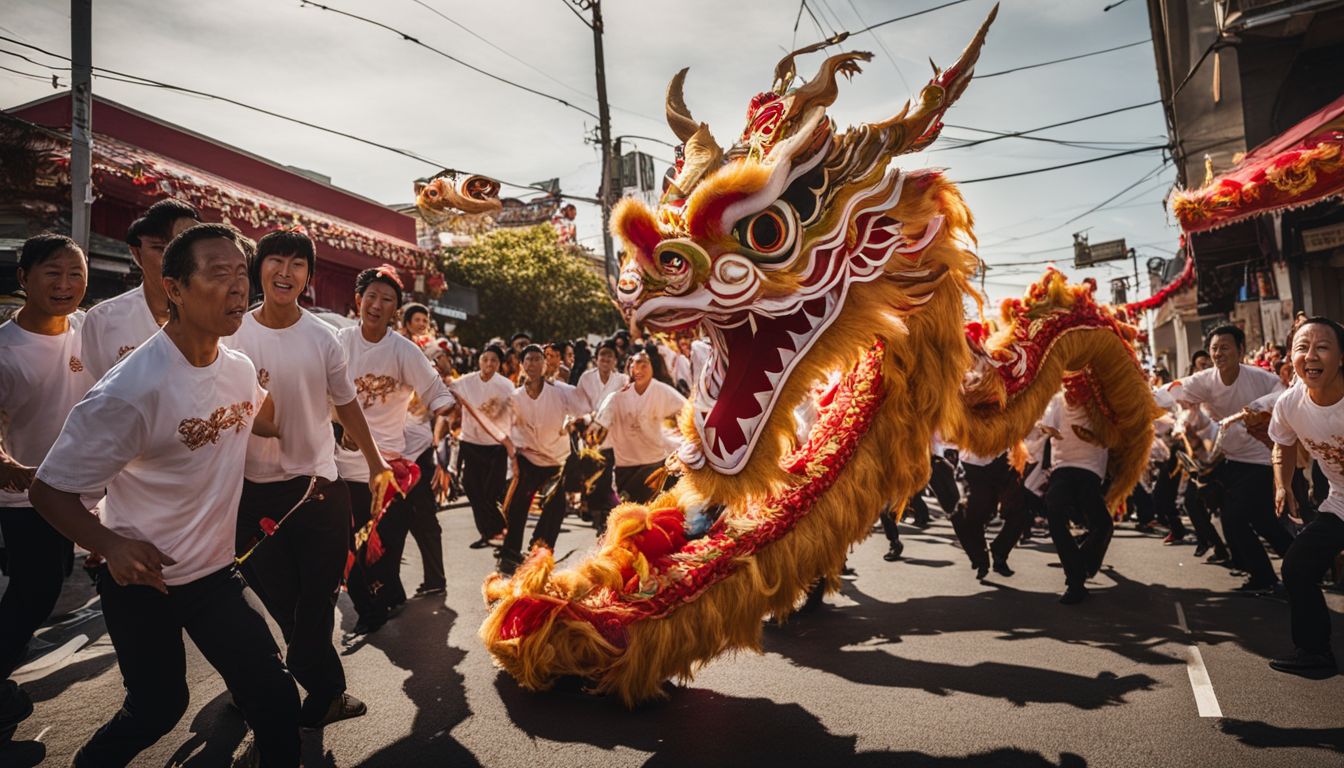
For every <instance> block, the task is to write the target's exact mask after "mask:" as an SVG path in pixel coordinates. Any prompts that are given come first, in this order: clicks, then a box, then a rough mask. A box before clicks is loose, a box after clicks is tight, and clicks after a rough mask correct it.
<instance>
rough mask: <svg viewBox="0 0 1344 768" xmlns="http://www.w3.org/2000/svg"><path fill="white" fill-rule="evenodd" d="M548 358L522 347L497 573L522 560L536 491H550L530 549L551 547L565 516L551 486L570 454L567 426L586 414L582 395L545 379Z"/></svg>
mask: <svg viewBox="0 0 1344 768" xmlns="http://www.w3.org/2000/svg"><path fill="white" fill-rule="evenodd" d="M545 369H546V355H545V353H544V352H543V351H542V349H541V347H539V346H537V345H536V344H529V345H527V346H526V347H524V348H523V374H524V375H525V376H527V383H526V384H524V385H523V386H521V387H518V388H517V389H515V390H514V391H513V395H512V398H511V402H512V407H513V444H514V446H516V447H517V461H516V463H515V467H514V471H513V485H512V486H511V487H510V488H509V490H508V492H507V494H506V504H505V516H506V518H507V520H508V523H507V526H508V530H507V531H506V533H505V534H504V545H503V546H502V547H500V550H499V572H500V573H502V574H504V575H506V576H508V575H511V574H512V573H513V572H514V571H515V570H517V568H518V566H519V565H521V564H522V562H523V552H522V548H523V531H524V529H525V528H526V527H527V510H528V509H529V508H530V507H531V506H532V498H533V497H534V496H536V494H537V492H538V491H542V490H543V489H545V488H548V487H549V488H550V492H549V493H548V494H547V495H546V497H545V498H544V499H543V501H542V505H541V519H539V520H538V521H537V527H536V529H535V530H534V531H533V532H532V544H531V545H529V546H528V549H529V550H530V549H531V548H532V546H534V545H536V544H538V543H540V544H543V545H545V546H546V547H548V548H550V549H554V548H555V540H556V538H557V537H558V536H559V535H560V523H561V521H562V520H564V517H565V494H564V491H563V490H561V489H559V488H556V487H554V486H555V485H556V484H558V483H559V482H560V470H561V468H562V465H563V464H564V463H565V459H566V457H568V456H569V435H568V430H567V427H568V424H567V422H568V421H569V420H570V419H572V418H577V417H579V416H582V415H583V414H585V413H587V412H588V404H587V403H586V402H585V401H584V398H583V395H581V394H579V391H578V390H577V389H575V388H574V387H571V386H570V385H568V384H564V383H561V382H550V381H546V378H545V376H543V373H544V371H545Z"/></svg>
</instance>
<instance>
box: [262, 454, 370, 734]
mask: <svg viewBox="0 0 1344 768" xmlns="http://www.w3.org/2000/svg"><path fill="white" fill-rule="evenodd" d="M308 482H309V478H307V477H295V478H292V479H289V480H282V481H280V482H275V483H253V482H250V481H246V480H245V481H243V496H242V500H241V501H240V502H239V504H238V535H237V539H236V544H237V549H238V554H239V555H242V554H243V553H244V552H246V551H248V549H249V548H250V547H251V546H252V543H253V542H254V541H256V540H258V539H259V537H261V536H262V533H261V526H260V521H261V519H262V518H263V517H267V518H270V519H271V520H274V521H276V522H279V521H280V518H281V517H282V516H283V515H284V514H285V512H287V511H288V510H289V509H291V508H292V507H293V506H294V505H295V504H296V503H297V502H298V500H299V499H300V498H302V496H303V492H304V491H305V490H307V488H308ZM324 482H325V481H322V480H319V481H318V483H319V486H318V489H317V494H319V495H320V498H314V499H313V500H312V501H309V502H307V503H305V504H304V505H303V506H301V507H299V508H298V509H296V510H294V513H293V514H291V515H290V516H289V519H288V520H286V521H285V523H284V525H282V526H280V528H279V529H278V530H277V531H276V532H275V535H273V536H271V537H270V538H269V539H267V540H264V541H261V543H260V544H259V545H258V546H257V548H256V549H255V550H253V552H252V554H251V555H250V556H248V558H247V561H246V562H244V563H243V566H242V572H243V577H244V578H246V579H247V583H248V586H250V587H252V591H253V592H256V593H257V596H258V597H260V598H261V602H262V604H263V605H265V606H266V611H267V613H269V614H271V618H272V619H275V623H276V624H278V625H280V632H281V634H283V635H284V637H285V645H286V646H287V647H286V653H285V661H286V664H288V666H289V671H290V672H291V673H293V675H294V679H295V680H297V681H298V683H299V685H302V686H303V689H304V690H305V691H307V692H308V698H307V699H306V700H305V701H304V710H305V711H304V715H305V721H307V720H311V719H313V718H318V717H321V716H322V715H323V714H325V713H326V711H327V707H329V706H330V705H331V702H332V701H334V700H335V699H336V698H337V697H338V696H340V695H341V694H342V693H344V692H345V670H344V669H343V668H342V667H341V657H340V656H339V655H338V654H337V653H336V649H335V647H333V646H332V644H331V633H332V629H333V627H334V626H335V622H336V598H337V596H338V595H340V591H341V574H342V573H344V572H345V555H346V551H347V548H348V542H349V539H350V491H349V490H347V489H346V486H345V483H339V482H336V483H325V484H323V483H324Z"/></svg>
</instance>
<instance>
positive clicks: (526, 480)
mask: <svg viewBox="0 0 1344 768" xmlns="http://www.w3.org/2000/svg"><path fill="white" fill-rule="evenodd" d="M513 482H514V488H513V497H512V498H511V499H510V500H509V508H508V510H507V513H508V519H509V522H508V528H509V530H508V532H507V533H506V534H504V546H503V547H502V548H501V552H500V554H501V555H503V556H505V557H510V556H511V557H513V558H514V559H521V558H522V549H523V529H524V528H526V527H527V510H528V509H529V508H530V507H531V506H532V497H533V496H535V495H537V492H538V491H544V490H546V489H547V488H548V487H550V486H552V484H554V483H558V482H560V467H558V466H542V465H538V464H533V463H532V462H530V461H528V460H527V457H526V456H524V455H523V454H522V453H521V452H519V453H518V476H517V477H515V478H514V479H513ZM564 519H565V492H564V491H563V490H562V489H559V488H553V487H552V488H551V494H550V496H548V497H547V498H546V500H545V502H544V503H543V504H542V507H541V519H540V520H538V521H537V527H536V530H534V531H532V542H531V544H529V545H528V549H531V548H532V546H531V545H532V544H536V543H537V542H541V543H543V544H545V545H546V546H547V547H549V548H550V549H555V540H556V539H557V538H558V537H559V536H560V523H561V522H562V521H564Z"/></svg>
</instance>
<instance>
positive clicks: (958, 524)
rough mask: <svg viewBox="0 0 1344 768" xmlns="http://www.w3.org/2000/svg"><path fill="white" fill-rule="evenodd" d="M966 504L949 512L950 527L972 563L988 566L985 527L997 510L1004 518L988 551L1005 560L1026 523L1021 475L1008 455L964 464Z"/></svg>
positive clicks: (995, 558) (999, 560)
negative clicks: (952, 512) (984, 462)
mask: <svg viewBox="0 0 1344 768" xmlns="http://www.w3.org/2000/svg"><path fill="white" fill-rule="evenodd" d="M962 468H963V469H964V470H965V472H966V504H965V506H964V507H963V508H962V509H961V511H959V512H958V513H957V514H954V515H952V530H954V531H956V534H957V539H958V540H959V541H960V542H961V547H962V549H964V550H966V556H967V557H969V558H970V559H971V565H973V566H975V567H977V568H980V567H988V566H989V552H986V550H985V527H986V526H988V525H989V521H990V520H992V519H993V518H994V513H995V512H997V513H998V514H999V516H1000V517H1002V518H1003V527H1002V528H1000V529H999V533H998V535H997V536H995V537H994V541H993V542H992V543H991V544H990V547H989V550H990V552H993V555H994V560H995V561H997V562H1007V560H1008V553H1009V552H1012V551H1013V547H1014V546H1016V545H1017V542H1018V539H1020V538H1022V530H1023V529H1024V528H1026V525H1027V510H1026V505H1025V504H1023V502H1022V478H1021V477H1020V476H1019V475H1018V474H1017V470H1015V469H1013V467H1012V465H1010V464H1009V463H1008V457H1007V456H1006V455H1005V456H1000V457H998V458H997V459H995V460H994V461H992V462H991V463H989V464H986V465H985V466H983V467H982V466H978V465H975V464H966V463H965V462H963V464H962Z"/></svg>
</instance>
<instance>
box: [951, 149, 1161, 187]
mask: <svg viewBox="0 0 1344 768" xmlns="http://www.w3.org/2000/svg"><path fill="white" fill-rule="evenodd" d="M1166 148H1167V145H1166V144H1158V145H1156V146H1152V147H1139V148H1138V149H1130V150H1127V151H1125V152H1114V153H1111V154H1109V155H1102V156H1101V157H1089V158H1087V159H1086V160H1075V161H1074V162H1072V163H1061V164H1059V165H1050V166H1046V167H1045V168H1033V169H1031V170H1029V171H1016V172H1014V173H1001V174H999V175H997V176H982V177H980V178H978V179H966V180H965V181H958V182H957V184H959V185H963V186H964V185H966V184H978V183H980V182H982V181H998V180H999V179H1013V178H1017V177H1018V176H1031V175H1033V174H1037V173H1045V172H1047V171H1058V170H1060V169H1062V168H1072V167H1074V166H1075V165H1087V164H1088V163H1099V162H1101V161H1102V160H1112V159H1114V158H1117V157H1124V156H1126V155H1137V154H1138V153H1140V152H1152V151H1154V150H1158V149H1166Z"/></svg>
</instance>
